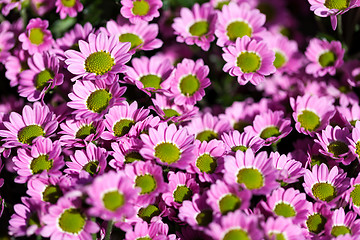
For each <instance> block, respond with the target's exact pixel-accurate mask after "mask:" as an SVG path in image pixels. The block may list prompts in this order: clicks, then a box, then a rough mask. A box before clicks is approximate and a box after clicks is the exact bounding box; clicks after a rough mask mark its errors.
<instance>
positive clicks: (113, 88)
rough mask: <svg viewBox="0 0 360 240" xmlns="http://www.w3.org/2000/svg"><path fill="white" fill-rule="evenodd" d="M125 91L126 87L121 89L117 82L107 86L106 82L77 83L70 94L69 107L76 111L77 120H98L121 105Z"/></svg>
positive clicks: (74, 112)
mask: <svg viewBox="0 0 360 240" xmlns="http://www.w3.org/2000/svg"><path fill="white" fill-rule="evenodd" d="M115 79H116V78H115ZM125 91H126V87H120V85H119V83H118V82H117V81H115V82H113V83H112V84H106V82H105V80H98V81H95V82H93V81H77V82H76V83H75V84H74V86H73V92H71V93H70V94H69V98H70V99H71V100H72V101H70V102H68V103H67V105H68V106H69V107H70V108H73V109H76V110H74V111H73V112H72V113H73V114H74V115H75V119H82V118H90V119H92V120H98V119H100V118H102V117H103V116H104V115H105V114H106V113H107V112H108V109H109V108H110V107H112V106H115V105H119V104H120V103H121V102H122V101H123V100H124V98H122V97H121V96H122V95H123V94H124V92H125Z"/></svg>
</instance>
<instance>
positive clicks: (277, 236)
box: [269, 232, 287, 240]
mask: <svg viewBox="0 0 360 240" xmlns="http://www.w3.org/2000/svg"><path fill="white" fill-rule="evenodd" d="M269 237H270V239H273V240H287V238H285V236H284V234H282V233H275V232H272V233H270V234H269Z"/></svg>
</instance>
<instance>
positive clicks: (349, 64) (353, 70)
mask: <svg viewBox="0 0 360 240" xmlns="http://www.w3.org/2000/svg"><path fill="white" fill-rule="evenodd" d="M342 69H343V71H344V76H343V79H344V80H346V81H347V82H348V83H349V85H350V86H351V87H358V86H359V85H360V82H359V81H358V79H360V78H359V77H360V61H359V60H357V59H353V60H349V61H346V62H345V63H344V65H343V66H342Z"/></svg>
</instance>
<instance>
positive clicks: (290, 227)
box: [263, 217, 304, 240]
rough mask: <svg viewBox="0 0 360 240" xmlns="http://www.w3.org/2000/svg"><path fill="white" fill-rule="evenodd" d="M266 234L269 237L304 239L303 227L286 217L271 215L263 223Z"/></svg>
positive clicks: (292, 239) (293, 239)
mask: <svg viewBox="0 0 360 240" xmlns="http://www.w3.org/2000/svg"><path fill="white" fill-rule="evenodd" d="M263 228H264V231H265V234H266V235H267V236H268V238H269V239H291V240H302V239H304V233H303V231H304V230H303V229H301V228H300V227H299V226H298V225H296V224H294V223H292V222H291V220H290V219H288V218H284V217H278V218H273V217H269V218H268V219H267V220H266V222H265V223H264V224H263Z"/></svg>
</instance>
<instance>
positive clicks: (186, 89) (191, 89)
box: [180, 74, 200, 96]
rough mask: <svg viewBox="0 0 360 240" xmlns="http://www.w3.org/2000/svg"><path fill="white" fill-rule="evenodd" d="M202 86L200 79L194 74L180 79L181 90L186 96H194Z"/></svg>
mask: <svg viewBox="0 0 360 240" xmlns="http://www.w3.org/2000/svg"><path fill="white" fill-rule="evenodd" d="M199 88H200V81H199V79H198V78H197V77H196V76H194V75H191V74H189V75H187V76H186V77H183V78H182V79H181V80H180V91H181V93H182V94H184V95H185V96H192V95H194V93H196V92H197V90H199Z"/></svg>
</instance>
